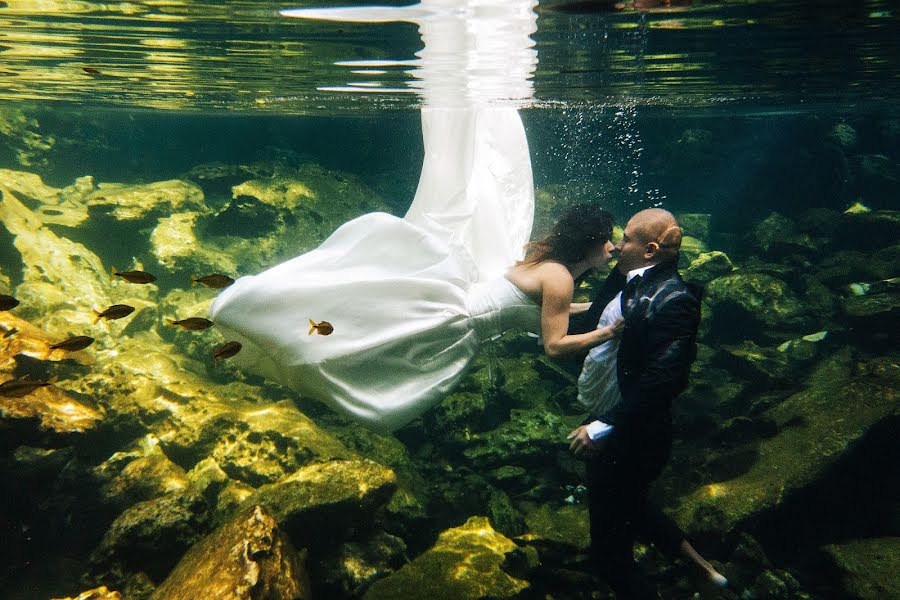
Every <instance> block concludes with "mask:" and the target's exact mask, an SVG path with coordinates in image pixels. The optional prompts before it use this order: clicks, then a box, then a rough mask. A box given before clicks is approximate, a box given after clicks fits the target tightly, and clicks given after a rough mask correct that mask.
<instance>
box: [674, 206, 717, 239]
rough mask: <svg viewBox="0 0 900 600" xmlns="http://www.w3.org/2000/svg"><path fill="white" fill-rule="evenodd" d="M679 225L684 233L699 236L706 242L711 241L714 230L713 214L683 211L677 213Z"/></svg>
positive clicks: (698, 237) (694, 236)
mask: <svg viewBox="0 0 900 600" xmlns="http://www.w3.org/2000/svg"><path fill="white" fill-rule="evenodd" d="M676 219H677V220H678V225H679V226H680V227H681V231H682V232H683V234H684V235H689V236H691V237H693V238H697V239H698V240H700V241H702V242H703V243H705V244H708V243H709V241H710V237H709V234H710V233H711V232H712V215H710V214H702V213H681V214H679V215H676Z"/></svg>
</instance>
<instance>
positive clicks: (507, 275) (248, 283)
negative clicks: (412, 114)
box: [209, 0, 615, 431]
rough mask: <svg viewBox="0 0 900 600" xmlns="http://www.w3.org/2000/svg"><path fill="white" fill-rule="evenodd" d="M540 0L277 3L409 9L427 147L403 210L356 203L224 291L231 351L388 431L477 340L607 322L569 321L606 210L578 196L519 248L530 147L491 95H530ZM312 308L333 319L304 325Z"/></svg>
mask: <svg viewBox="0 0 900 600" xmlns="http://www.w3.org/2000/svg"><path fill="white" fill-rule="evenodd" d="M535 4H536V3H535V2H532V1H531V0H468V1H466V0H425V1H423V2H421V3H420V4H417V5H414V6H412V7H403V8H384V7H382V8H350V9H333V10H300V11H285V13H286V14H289V15H290V16H302V17H305V18H317V19H332V20H359V21H389V20H409V21H414V22H416V23H418V24H419V28H420V33H421V35H422V38H423V41H424V42H425V48H424V49H423V50H422V51H421V52H420V53H419V58H420V69H419V70H418V71H417V72H415V76H416V77H417V78H418V79H420V80H421V81H422V84H421V87H422V95H423V96H424V100H425V106H424V107H423V108H422V133H423V138H424V146H425V156H424V162H423V166H422V173H421V177H420V180H419V185H418V188H417V191H416V195H415V198H414V200H413V202H412V204H411V206H410V208H409V210H408V211H407V213H406V215H405V216H404V217H403V218H398V217H395V216H392V215H389V214H386V213H371V214H367V215H363V216H361V217H359V218H357V219H354V220H352V221H350V222H348V223H345V224H344V225H342V226H341V227H340V228H338V229H337V231H335V232H334V233H333V234H332V235H331V236H330V237H329V238H328V239H327V240H325V241H324V242H323V243H322V244H321V245H320V246H319V247H318V248H316V249H314V250H312V251H310V252H308V253H306V254H303V255H301V256H298V257H296V258H294V259H291V260H288V261H286V262H284V263H282V264H280V265H277V266H275V267H272V268H271V269H268V270H266V271H264V272H262V273H260V274H258V275H254V276H247V277H241V278H239V279H238V280H237V281H236V282H235V283H234V284H233V285H231V286H230V287H228V288H226V289H225V290H223V291H222V292H221V293H220V294H219V296H218V297H217V298H216V299H215V301H214V302H213V304H212V306H211V308H210V311H209V315H210V319H211V320H212V321H213V322H214V323H215V326H216V327H217V328H218V329H219V330H220V331H221V332H222V334H223V335H224V336H225V338H226V339H228V340H235V341H238V342H240V343H241V344H242V350H241V351H240V352H239V353H238V354H237V355H236V356H235V357H234V358H233V359H232V360H233V362H234V363H235V364H236V365H237V366H239V367H240V368H241V369H243V370H246V371H248V372H252V373H256V374H258V375H261V376H263V377H265V378H267V379H270V380H273V381H276V382H279V383H281V384H282V385H285V386H287V387H289V388H291V389H293V390H296V391H297V392H299V393H300V394H302V395H304V396H307V397H311V398H315V399H317V400H320V401H322V402H324V403H326V404H328V405H329V406H331V407H333V408H335V409H337V410H339V411H340V412H343V413H345V414H348V415H350V416H351V417H353V418H355V419H356V420H358V421H360V422H362V423H364V424H366V425H368V426H369V427H371V428H373V429H376V430H382V431H391V430H394V429H396V428H398V427H401V426H403V425H405V424H406V423H408V422H409V421H411V420H413V419H414V418H416V417H418V416H419V415H421V414H422V413H423V412H424V411H426V410H427V409H428V408H430V407H431V406H433V405H434V404H436V403H437V402H439V401H440V400H441V399H442V398H443V397H444V396H445V395H446V394H447V393H448V392H449V391H450V390H451V389H452V388H453V387H454V385H455V384H456V383H457V382H458V381H459V379H460V378H461V377H462V375H463V374H464V372H465V369H466V367H467V366H468V365H469V364H470V362H471V361H472V359H473V357H474V356H475V354H476V353H477V351H478V346H479V344H480V343H481V342H482V341H484V340H486V339H489V338H491V337H493V336H496V335H498V334H500V333H503V332H504V331H507V330H509V329H523V330H530V331H538V330H540V331H541V333H542V336H543V342H544V347H545V349H546V350H547V351H548V353H550V354H551V355H562V354H567V353H575V352H580V351H583V350H585V349H587V348H590V347H593V346H595V345H597V344H600V343H602V342H603V341H605V340H607V339H609V337H611V336H612V335H614V334H615V332H614V331H613V330H612V329H598V330H596V331H593V332H590V333H586V334H581V335H567V334H566V331H567V328H568V316H569V312H570V303H571V300H572V291H573V287H574V283H573V282H574V280H575V279H577V278H578V277H579V276H580V275H581V274H583V273H584V272H586V271H587V270H588V269H591V268H595V267H598V266H600V265H601V264H603V263H604V262H605V261H606V260H608V259H609V257H610V254H609V252H610V250H611V249H612V245H611V244H610V243H609V236H610V235H611V228H612V222H611V219H610V218H609V215H608V214H607V213H605V212H604V211H601V210H599V209H598V208H597V207H596V206H591V205H582V206H580V207H577V208H576V209H573V210H572V211H570V213H569V214H568V215H567V216H566V217H564V218H563V219H562V220H561V222H560V223H559V224H558V225H557V227H556V228H554V231H553V232H552V233H551V235H550V236H548V237H547V238H546V239H545V240H543V241H541V242H536V243H533V244H532V245H530V246H529V253H528V256H526V260H525V261H524V262H518V263H517V261H519V260H520V259H522V257H523V251H524V249H525V245H526V243H527V242H528V239H529V237H530V234H531V226H532V218H533V212H534V188H533V182H532V175H531V162H530V158H529V154H528V143H527V140H526V138H525V130H524V127H523V125H522V121H521V119H520V118H519V114H518V112H517V109H516V108H515V106H513V105H510V104H509V103H508V102H505V103H500V104H498V103H497V102H496V100H498V99H501V98H503V99H508V98H527V97H528V96H529V95H530V83H529V82H528V75H529V73H530V72H531V71H532V70H533V67H534V64H535V63H536V56H535V55H534V51H533V49H532V46H533V43H532V42H531V40H530V38H529V35H530V34H531V33H533V32H534V30H535V28H534V24H535V17H534V12H533V10H532V9H533V7H534V6H535ZM311 319H312V320H315V321H319V320H326V321H328V322H329V323H330V324H331V325H332V327H333V332H332V333H331V334H330V335H327V336H326V335H315V334H313V335H310V334H309V325H310V320H311Z"/></svg>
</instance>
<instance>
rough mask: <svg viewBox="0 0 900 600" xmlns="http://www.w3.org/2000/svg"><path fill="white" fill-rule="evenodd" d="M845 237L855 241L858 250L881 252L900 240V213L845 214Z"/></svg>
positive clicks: (894, 211)
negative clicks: (880, 250)
mask: <svg viewBox="0 0 900 600" xmlns="http://www.w3.org/2000/svg"><path fill="white" fill-rule="evenodd" d="M844 223H845V230H844V232H843V235H844V236H846V238H847V239H852V240H854V242H855V244H854V245H856V246H857V247H858V248H862V249H871V250H879V249H881V248H885V247H887V246H892V245H894V244H896V243H897V240H898V239H900V211H898V210H873V211H870V212H857V213H844Z"/></svg>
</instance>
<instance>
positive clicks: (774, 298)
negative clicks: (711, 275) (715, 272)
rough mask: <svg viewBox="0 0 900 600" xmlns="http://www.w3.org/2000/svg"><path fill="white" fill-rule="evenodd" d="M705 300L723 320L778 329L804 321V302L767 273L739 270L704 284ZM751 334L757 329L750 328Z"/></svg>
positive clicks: (732, 323)
mask: <svg viewBox="0 0 900 600" xmlns="http://www.w3.org/2000/svg"><path fill="white" fill-rule="evenodd" d="M704 298H705V301H706V302H707V303H708V304H709V306H710V307H711V308H712V310H713V313H714V316H715V318H716V319H717V320H719V321H720V322H722V323H725V322H728V323H731V326H732V327H734V324H735V323H736V322H740V323H746V324H749V325H750V326H751V327H756V328H765V329H772V330H778V329H782V328H785V327H788V328H790V327H798V326H802V325H804V324H805V323H806V321H807V319H806V315H805V310H804V306H803V304H802V303H801V302H800V300H799V299H798V298H797V296H796V294H794V292H793V291H792V290H791V289H790V288H789V287H788V285H787V284H786V283H785V282H784V281H782V280H780V279H778V278H776V277H773V276H772V275H768V274H766V273H748V272H744V271H739V272H736V273H732V274H731V275H726V276H724V277H719V278H718V279H715V280H713V281H711V282H710V283H709V284H708V285H707V286H706V293H705V297H704ZM747 333H750V334H751V336H753V335H754V334H756V333H758V332H754V331H749V332H747Z"/></svg>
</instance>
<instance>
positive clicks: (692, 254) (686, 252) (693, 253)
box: [678, 235, 708, 269]
mask: <svg viewBox="0 0 900 600" xmlns="http://www.w3.org/2000/svg"><path fill="white" fill-rule="evenodd" d="M707 251H708V248H707V247H706V243H705V242H704V241H703V240H700V239H697V238H695V237H692V236H689V235H686V236H683V237H682V238H681V248H679V249H678V268H679V269H687V268H688V267H689V266H690V264H691V263H692V262H694V261H695V260H697V259H698V258H699V257H700V255H701V254H703V253H704V252H707Z"/></svg>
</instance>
